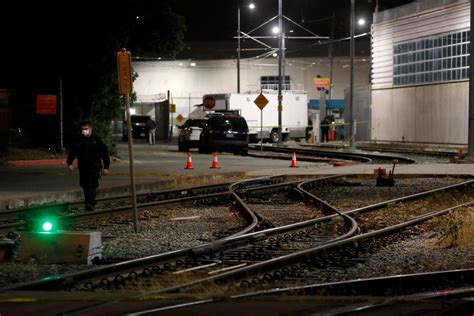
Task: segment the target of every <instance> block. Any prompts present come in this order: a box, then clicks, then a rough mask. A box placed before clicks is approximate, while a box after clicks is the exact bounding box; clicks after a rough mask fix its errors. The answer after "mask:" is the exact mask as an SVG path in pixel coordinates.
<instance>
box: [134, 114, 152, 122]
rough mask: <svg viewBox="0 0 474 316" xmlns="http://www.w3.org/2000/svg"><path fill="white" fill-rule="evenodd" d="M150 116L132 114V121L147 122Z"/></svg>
mask: <svg viewBox="0 0 474 316" xmlns="http://www.w3.org/2000/svg"><path fill="white" fill-rule="evenodd" d="M149 118H150V117H149V116H134V115H132V122H136V123H146V122H147V121H148V119H149Z"/></svg>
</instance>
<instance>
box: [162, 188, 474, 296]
mask: <svg viewBox="0 0 474 316" xmlns="http://www.w3.org/2000/svg"><path fill="white" fill-rule="evenodd" d="M473 181H474V180H472V181H466V182H463V183H461V184H458V185H450V186H447V187H445V188H446V189H453V188H455V187H462V186H466V185H468V184H471V183H472V182H473ZM301 186H303V184H302V185H301ZM442 189H443V188H440V189H435V190H429V191H427V192H426V193H425V194H415V195H410V196H408V197H407V199H413V198H414V197H416V196H418V197H422V196H425V195H427V194H430V193H431V194H433V193H436V192H439V191H441V190H442ZM396 200H397V201H402V200H403V198H398V199H396ZM316 201H317V202H319V203H323V204H324V205H328V207H331V206H330V205H329V204H327V203H326V202H324V201H322V200H320V199H318V198H316ZM391 201H392V200H391ZM473 203H474V202H469V203H465V204H462V205H458V206H455V207H452V208H448V209H446V210H443V211H438V212H432V213H428V214H425V215H421V216H418V217H415V218H413V219H412V220H409V221H406V222H404V223H401V224H397V225H393V226H390V227H387V228H383V229H379V230H374V231H371V232H368V233H365V234H361V235H356V236H352V237H346V238H344V239H340V240H337V241H334V242H330V243H325V244H323V245H318V246H316V247H314V248H310V249H305V250H301V251H298V252H296V253H293V254H289V255H284V256H281V257H278V258H274V259H271V260H268V261H264V262H259V263H255V264H252V265H249V266H246V267H243V268H239V269H236V270H233V271H230V272H227V273H223V274H220V275H216V276H213V277H210V278H207V279H203V280H201V281H200V282H198V281H196V282H190V283H187V284H183V285H181V286H176V287H172V288H168V289H161V290H158V291H155V292H153V294H156V293H164V292H171V293H173V292H176V291H178V290H181V289H184V288H190V287H192V286H195V285H197V284H200V285H210V284H222V283H225V282H227V281H229V280H235V279H238V278H242V277H245V276H248V275H251V274H252V273H255V272H261V271H266V270H269V269H271V268H273V267H275V266H278V265H280V266H281V265H287V264H289V263H291V262H294V261H296V260H299V259H301V258H303V257H307V256H311V255H314V254H316V253H318V252H321V251H326V250H330V249H333V248H336V247H342V246H347V245H352V244H354V243H355V242H358V241H361V240H365V239H369V238H372V237H376V236H380V235H383V234H388V233H391V232H393V231H398V230H400V229H403V228H405V227H409V226H413V225H415V224H417V223H419V222H422V221H425V220H428V219H431V218H433V217H435V216H439V215H442V214H445V213H446V212H449V211H451V210H453V209H456V208H459V207H464V206H466V205H470V204H473ZM387 204H390V203H389V202H384V203H377V207H373V206H368V207H366V210H367V211H368V210H373V209H376V208H381V207H383V206H385V205H387ZM360 211H361V209H358V211H357V212H360ZM355 212H356V211H347V212H343V213H342V214H344V215H347V216H348V215H349V214H352V213H355ZM335 216H339V215H330V216H327V217H324V218H320V219H319V220H321V219H325V220H327V219H328V218H329V219H332V218H334V217H335ZM350 218H351V217H350ZM351 220H352V221H353V219H352V218H351ZM356 227H357V225H356ZM352 235H353V234H352ZM243 237H245V236H243Z"/></svg>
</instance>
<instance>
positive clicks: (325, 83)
mask: <svg viewBox="0 0 474 316" xmlns="http://www.w3.org/2000/svg"><path fill="white" fill-rule="evenodd" d="M330 85H331V80H330V79H329V78H326V77H321V78H314V79H313V86H314V87H315V88H324V89H329V86H330Z"/></svg>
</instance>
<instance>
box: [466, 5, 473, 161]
mask: <svg viewBox="0 0 474 316" xmlns="http://www.w3.org/2000/svg"><path fill="white" fill-rule="evenodd" d="M472 19H474V1H473V0H471V30H472V29H473V28H472V25H473V23H472ZM471 34H472V32H471ZM471 37H472V35H471ZM471 43H472V41H471ZM469 46H470V47H469V51H470V52H471V55H472V51H473V49H472V48H473V46H472V44H469ZM469 64H470V65H469V66H470V68H469V69H470V71H469V115H468V116H469V122H468V126H467V133H468V134H467V151H468V156H469V157H474V58H473V57H472V56H471V58H470V62H469Z"/></svg>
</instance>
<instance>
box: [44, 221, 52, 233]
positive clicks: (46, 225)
mask: <svg viewBox="0 0 474 316" xmlns="http://www.w3.org/2000/svg"><path fill="white" fill-rule="evenodd" d="M42 227H43V231H45V232H50V231H51V230H52V229H53V223H51V222H44V223H43V226H42Z"/></svg>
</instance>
